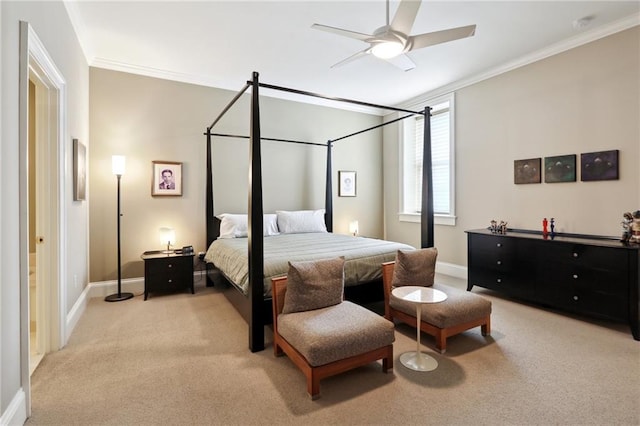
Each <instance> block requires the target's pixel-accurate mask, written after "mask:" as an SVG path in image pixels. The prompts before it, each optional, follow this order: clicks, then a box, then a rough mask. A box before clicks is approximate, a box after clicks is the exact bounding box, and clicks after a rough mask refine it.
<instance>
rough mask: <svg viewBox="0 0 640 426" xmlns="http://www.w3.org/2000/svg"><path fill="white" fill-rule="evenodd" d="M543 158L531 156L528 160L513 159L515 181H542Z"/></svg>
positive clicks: (517, 182)
mask: <svg viewBox="0 0 640 426" xmlns="http://www.w3.org/2000/svg"><path fill="white" fill-rule="evenodd" d="M541 164H542V158H529V159H527V160H514V161H513V183H515V184H518V185H519V184H525V183H540V182H542V169H541Z"/></svg>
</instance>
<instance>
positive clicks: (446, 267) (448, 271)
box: [436, 262, 467, 280]
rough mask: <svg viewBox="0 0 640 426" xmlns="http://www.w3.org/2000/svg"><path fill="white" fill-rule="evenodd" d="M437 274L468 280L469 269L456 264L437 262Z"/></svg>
mask: <svg viewBox="0 0 640 426" xmlns="http://www.w3.org/2000/svg"><path fill="white" fill-rule="evenodd" d="M436 272H437V273H438V274H443V275H449V276H451V277H455V278H460V279H463V280H466V279H467V267H466V266H460V265H456V264H454V263H446V262H436Z"/></svg>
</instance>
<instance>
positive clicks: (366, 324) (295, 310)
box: [271, 259, 395, 399]
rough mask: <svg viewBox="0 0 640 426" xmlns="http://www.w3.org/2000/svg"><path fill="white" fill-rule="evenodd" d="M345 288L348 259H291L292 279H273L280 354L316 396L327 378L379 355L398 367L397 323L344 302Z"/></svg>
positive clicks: (276, 342)
mask: <svg viewBox="0 0 640 426" xmlns="http://www.w3.org/2000/svg"><path fill="white" fill-rule="evenodd" d="M343 286H344V259H329V260H325V261H316V262H295V263H294V262H290V264H289V273H288V275H287V277H281V278H274V279H272V287H271V288H272V295H273V298H272V300H273V350H274V354H275V355H276V356H278V355H282V353H283V352H284V353H285V354H287V356H288V357H289V358H290V359H291V361H292V362H293V363H294V364H295V365H296V366H297V367H298V368H300V369H301V370H302V372H303V373H304V375H305V376H306V378H307V392H308V393H309V396H311V398H312V399H316V398H318V397H319V396H320V380H321V379H323V378H325V377H329V376H333V375H335V374H339V373H342V372H345V371H347V370H350V369H353V368H356V367H360V366H362V365H366V364H369V363H372V362H375V361H377V360H379V359H381V360H382V371H384V372H385V373H386V372H387V371H388V370H389V369H391V368H393V342H394V340H395V332H394V325H393V323H392V322H391V321H388V320H386V319H385V318H383V317H381V316H380V315H378V314H376V313H374V312H372V311H370V310H368V309H366V308H363V307H362V306H359V305H356V304H354V303H351V302H348V301H344V300H342V293H343V288H344V287H343Z"/></svg>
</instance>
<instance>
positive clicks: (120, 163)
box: [104, 155, 133, 302]
mask: <svg viewBox="0 0 640 426" xmlns="http://www.w3.org/2000/svg"><path fill="white" fill-rule="evenodd" d="M111 167H112V169H113V174H114V175H116V177H117V178H118V292H117V293H116V294H111V295H109V296H107V297H105V298H104V300H106V301H107V302H120V301H122V300H127V299H131V298H132V297H133V293H123V292H122V267H121V264H120V216H122V214H120V178H121V177H122V175H123V174H124V155H114V156H113V157H112V159H111Z"/></svg>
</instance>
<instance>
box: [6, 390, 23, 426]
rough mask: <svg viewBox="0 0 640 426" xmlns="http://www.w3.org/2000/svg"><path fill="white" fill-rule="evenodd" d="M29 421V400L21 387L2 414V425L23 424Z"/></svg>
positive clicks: (14, 425) (13, 425) (19, 425)
mask: <svg viewBox="0 0 640 426" xmlns="http://www.w3.org/2000/svg"><path fill="white" fill-rule="evenodd" d="M26 421H27V400H26V398H25V394H24V390H23V389H22V388H20V389H19V390H18V392H16V394H15V395H14V396H13V399H12V400H11V402H10V403H9V406H8V407H7V409H6V410H5V411H4V412H3V413H2V416H0V425H2V426H5V425H6V426H22V425H23V424H24V422H26Z"/></svg>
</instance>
